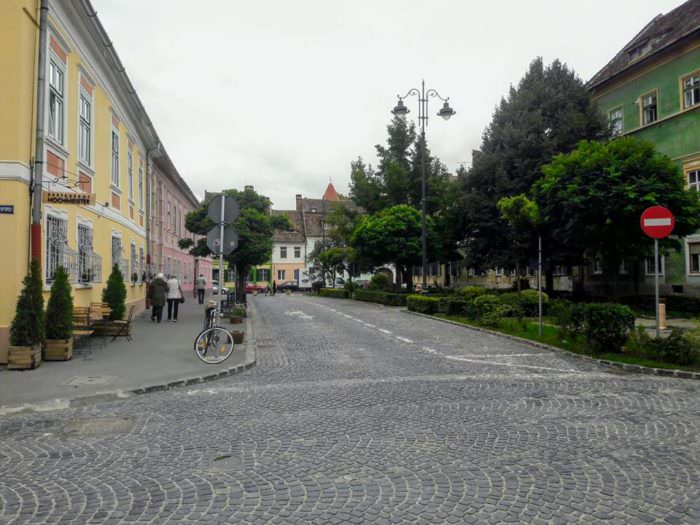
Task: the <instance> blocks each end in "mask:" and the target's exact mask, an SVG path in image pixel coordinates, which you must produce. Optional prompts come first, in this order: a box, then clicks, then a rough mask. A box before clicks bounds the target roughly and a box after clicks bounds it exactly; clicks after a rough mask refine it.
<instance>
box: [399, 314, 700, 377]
mask: <svg viewBox="0 0 700 525" xmlns="http://www.w3.org/2000/svg"><path fill="white" fill-rule="evenodd" d="M402 312H405V313H407V314H411V315H417V316H418V317H424V318H426V319H432V320H433V321H439V322H441V323H447V324H451V325H454V326H459V327H461V328H466V329H467V330H474V331H475V332H483V333H485V334H491V335H496V336H498V337H503V338H505V339H510V340H511V341H517V342H519V343H523V344H527V345H530V346H534V347H536V348H542V349H544V350H551V351H554V352H560V353H562V354H566V355H568V356H571V357H575V358H577V359H582V360H584V361H589V362H592V363H596V364H598V365H600V366H603V367H606V368H617V369H619V370H625V371H627V372H636V373H638V374H645V375H654V376H660V377H677V378H681V379H696V380H700V372H689V371H688V370H677V369H674V368H651V367H648V366H642V365H633V364H630V363H620V362H618V361H608V360H607V359H597V358H595V357H591V356H589V355H585V354H577V353H576V352H570V351H569V350H565V349H563V348H559V347H556V346H551V345H548V344H545V343H539V342H537V341H532V340H531V339H524V338H522V337H518V336H516V335H510V334H503V333H501V332H496V331H494V330H489V329H487V328H481V327H480V326H470V325H467V324H463V323H458V322H457V321H450V320H449V319H441V318H439V317H434V316H432V315H428V314H422V313H420V312H412V311H410V310H402Z"/></svg>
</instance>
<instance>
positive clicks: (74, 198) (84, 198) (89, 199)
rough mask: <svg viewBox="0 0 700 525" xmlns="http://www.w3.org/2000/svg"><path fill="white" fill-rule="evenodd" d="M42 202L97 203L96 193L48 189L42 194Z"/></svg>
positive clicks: (85, 204) (84, 204) (86, 204)
mask: <svg viewBox="0 0 700 525" xmlns="http://www.w3.org/2000/svg"><path fill="white" fill-rule="evenodd" d="M41 202H48V203H49V204H78V205H83V206H88V205H93V204H95V194H94V193H69V192H61V191H46V192H44V193H43V194H42V196H41Z"/></svg>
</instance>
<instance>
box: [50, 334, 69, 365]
mask: <svg viewBox="0 0 700 525" xmlns="http://www.w3.org/2000/svg"><path fill="white" fill-rule="evenodd" d="M72 357H73V338H72V337H70V338H68V339H47V340H46V341H45V342H44V354H43V359H44V361H68V360H70V359H71V358H72Z"/></svg>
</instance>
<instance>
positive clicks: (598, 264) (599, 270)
mask: <svg viewBox="0 0 700 525" xmlns="http://www.w3.org/2000/svg"><path fill="white" fill-rule="evenodd" d="M591 270H592V271H593V275H602V274H603V259H601V258H600V257H595V258H594V259H593V261H591Z"/></svg>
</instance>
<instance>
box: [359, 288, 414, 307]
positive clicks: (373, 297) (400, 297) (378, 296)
mask: <svg viewBox="0 0 700 525" xmlns="http://www.w3.org/2000/svg"><path fill="white" fill-rule="evenodd" d="M406 297H407V296H406V294H400V293H390V292H381V291H379V290H362V289H359V288H358V289H357V290H355V293H354V296H353V298H354V299H355V300H357V301H367V302H368V303H379V304H385V305H387V306H406Z"/></svg>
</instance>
